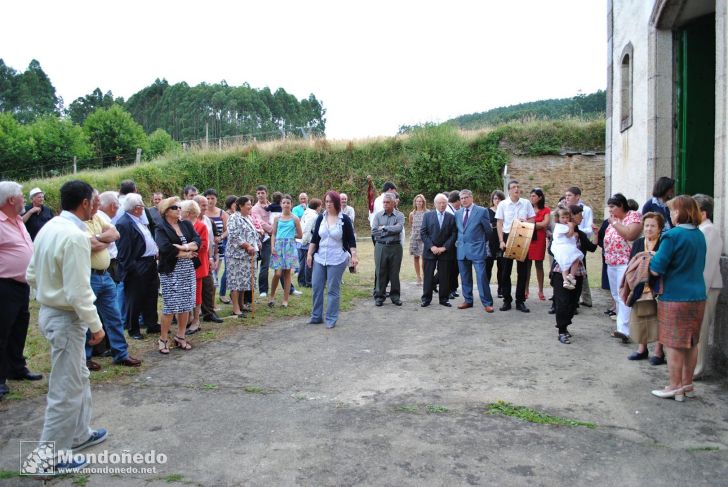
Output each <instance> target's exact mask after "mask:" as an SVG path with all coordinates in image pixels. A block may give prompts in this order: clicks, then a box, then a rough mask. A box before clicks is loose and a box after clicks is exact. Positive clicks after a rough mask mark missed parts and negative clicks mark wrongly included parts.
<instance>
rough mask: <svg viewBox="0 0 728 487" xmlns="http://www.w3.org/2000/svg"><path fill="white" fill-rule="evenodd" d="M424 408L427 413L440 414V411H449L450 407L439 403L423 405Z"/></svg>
mask: <svg viewBox="0 0 728 487" xmlns="http://www.w3.org/2000/svg"><path fill="white" fill-rule="evenodd" d="M425 410H426V411H427V412H428V413H433V414H442V413H449V412H450V408H448V407H446V406H441V405H439V404H428V405H427V406H425Z"/></svg>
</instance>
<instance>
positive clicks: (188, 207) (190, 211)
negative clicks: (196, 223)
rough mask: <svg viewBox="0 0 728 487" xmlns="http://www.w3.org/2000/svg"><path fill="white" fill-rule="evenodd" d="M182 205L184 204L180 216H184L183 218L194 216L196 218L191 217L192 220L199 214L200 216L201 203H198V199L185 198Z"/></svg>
mask: <svg viewBox="0 0 728 487" xmlns="http://www.w3.org/2000/svg"><path fill="white" fill-rule="evenodd" d="M180 206H182V211H181V212H180V216H182V217H183V218H184V217H185V216H189V217H192V216H194V218H190V219H191V220H194V219H196V218H197V217H198V216H200V205H198V204H197V201H195V200H184V201H183V202H182V203H181V205H180Z"/></svg>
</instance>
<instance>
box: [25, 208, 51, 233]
mask: <svg viewBox="0 0 728 487" xmlns="http://www.w3.org/2000/svg"><path fill="white" fill-rule="evenodd" d="M31 208H33V205H32V204H30V205H25V211H28V210H30V209H31ZM51 218H53V212H52V211H51V209H50V208H48V207H47V206H46V205H41V207H40V213H35V214H33V215H30V217H29V218H28V221H27V222H25V228H26V229H28V233H29V234H30V239H31V240H35V236H36V235H38V232H40V229H41V228H43V225H45V224H46V223H48V222H49V221H51Z"/></svg>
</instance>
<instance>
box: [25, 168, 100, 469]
mask: <svg viewBox="0 0 728 487" xmlns="http://www.w3.org/2000/svg"><path fill="white" fill-rule="evenodd" d="M92 207H93V189H92V188H91V186H89V185H88V184H87V183H85V182H83V181H78V180H75V181H68V182H67V183H65V184H64V185H63V186H62V187H61V208H62V209H63V211H62V212H61V214H60V215H59V216H57V217H55V218H53V219H52V220H51V221H49V222H48V223H47V224H46V225H45V226H44V227H43V228H42V229H41V231H40V232H39V233H38V236H37V237H36V239H35V253H34V254H33V257H32V258H31V260H30V264H29V265H28V270H27V273H26V278H27V280H28V283H29V284H30V286H31V287H33V288H34V289H36V300H37V301H38V302H39V303H40V305H41V307H40V312H39V315H38V324H39V326H40V329H41V332H42V333H43V335H44V336H45V337H46V339H47V340H48V341H49V342H50V346H51V353H50V357H51V374H50V380H49V381H48V396H47V398H48V405H47V407H46V412H45V421H44V424H43V433H42V435H41V441H54V442H55V447H56V451H57V452H58V451H60V450H64V451H67V450H72V451H73V453H74V454H75V453H77V452H78V451H80V450H83V449H84V448H87V447H89V446H91V445H95V444H97V443H101V442H102V441H104V440H105V439H106V435H107V432H106V430H105V429H103V428H100V429H98V430H93V429H91V427H90V423H91V386H90V384H89V379H88V378H89V371H88V369H87V368H86V365H85V361H84V358H85V355H84V344H85V341H86V330H87V329H88V330H90V331H91V339H90V340H89V344H91V345H95V344H96V343H99V342H100V341H101V340H103V338H104V330H103V328H102V327H101V320H100V319H99V315H98V313H97V312H96V307H95V306H94V301H95V300H96V296H94V293H93V291H92V289H91V283H90V281H89V275H90V274H91V257H90V256H91V243H90V240H89V237H88V235H87V233H86V225H85V224H84V223H83V222H84V220H88V219H89V218H90V217H91V211H92ZM47 460H51V459H47ZM53 461H55V460H53ZM85 464H86V462H85V461H78V460H76V459H74V460H73V461H71V462H70V463H59V464H58V465H56V467H57V468H67V469H69V470H74V469H79V468H82V467H83V466H84V465H85Z"/></svg>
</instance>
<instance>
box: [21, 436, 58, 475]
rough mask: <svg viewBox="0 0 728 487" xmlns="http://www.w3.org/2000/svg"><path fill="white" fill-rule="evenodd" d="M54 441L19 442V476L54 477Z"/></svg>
mask: <svg viewBox="0 0 728 487" xmlns="http://www.w3.org/2000/svg"><path fill="white" fill-rule="evenodd" d="M55 457H56V442H55V441H23V440H21V441H20V475H54V474H55V473H56V471H55Z"/></svg>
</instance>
